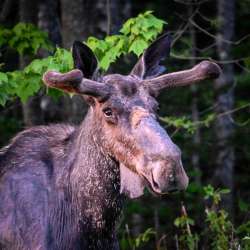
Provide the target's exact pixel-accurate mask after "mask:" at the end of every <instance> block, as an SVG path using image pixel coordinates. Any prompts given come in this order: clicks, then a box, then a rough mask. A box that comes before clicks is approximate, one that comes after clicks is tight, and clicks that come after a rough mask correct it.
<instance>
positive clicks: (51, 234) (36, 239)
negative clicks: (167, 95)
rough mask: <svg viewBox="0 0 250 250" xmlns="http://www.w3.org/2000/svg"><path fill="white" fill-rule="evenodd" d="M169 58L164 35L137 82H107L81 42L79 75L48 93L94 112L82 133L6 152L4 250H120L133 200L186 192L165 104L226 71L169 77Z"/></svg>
mask: <svg viewBox="0 0 250 250" xmlns="http://www.w3.org/2000/svg"><path fill="white" fill-rule="evenodd" d="M169 51H170V37H169V35H168V34H164V35H162V36H161V37H159V38H158V39H157V40H156V41H155V42H154V43H153V44H151V46H150V47H149V48H148V49H147V50H146V51H145V52H144V53H143V55H142V56H141V58H140V59H139V61H138V62H137V64H136V65H135V66H134V68H133V69H132V71H131V73H130V74H129V75H120V74H110V75H106V76H101V77H100V76H99V75H98V74H97V60H96V57H95V56H94V54H93V52H92V51H91V50H90V48H88V47H87V46H86V45H85V44H83V43H80V42H75V43H74V45H73V50H72V53H73V59H74V66H75V69H74V70H72V71H70V72H67V73H63V74H62V73H58V72H54V71H48V72H46V73H45V74H44V76H43V81H44V83H45V84H46V85H47V86H48V87H52V88H57V89H61V90H63V91H66V92H70V93H74V94H78V95H81V96H82V97H83V98H84V99H85V101H86V102H87V103H88V104H89V110H88V113H87V115H86V117H85V119H84V121H83V122H82V124H81V125H80V126H78V127H74V126H70V125H63V124H58V125H50V126H37V127H33V128H29V129H27V130H24V131H23V132H21V133H19V134H18V135H17V136H16V137H15V138H14V139H13V140H12V141H11V143H10V144H9V145H8V146H6V147H5V148H3V149H2V150H1V151H0V200H1V203H0V249H11V250H27V249H41V250H42V249H51V250H52V249H53V250H56V249H57V250H77V249H93V250H98V249H102V250H114V249H119V245H118V241H117V239H116V224H117V221H118V220H119V216H120V213H121V210H122V206H123V201H124V196H127V197H130V198H137V197H139V196H141V195H142V194H143V190H144V188H145V187H148V189H150V190H151V191H152V192H153V193H154V194H157V195H162V194H166V193H171V192H175V191H180V190H185V189H186V187H187V185H188V177H187V175H186V173H185V170H184V168H183V165H182V161H181V150H180V149H179V148H178V146H176V145H175V144H174V143H173V142H172V140H171V139H170V137H169V136H168V134H167V132H166V131H165V130H164V129H163V128H162V127H161V125H160V124H159V122H158V119H157V110H158V103H157V101H156V98H157V95H158V94H159V93H160V92H161V91H164V90H167V89H169V88H170V87H171V88H172V87H178V86H185V85H190V84H192V83H197V82H200V81H202V80H206V79H213V78H216V77H218V76H219V74H220V68H219V67H218V66H217V65H216V64H215V63H213V62H210V61H203V62H201V63H199V64H197V65H196V66H194V67H193V68H191V69H188V70H183V71H179V72H173V73H168V74H163V75H160V74H161V73H162V69H163V67H162V66H161V65H160V61H161V60H162V59H164V58H165V57H166V56H168V55H169Z"/></svg>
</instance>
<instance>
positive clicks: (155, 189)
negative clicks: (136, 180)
mask: <svg viewBox="0 0 250 250" xmlns="http://www.w3.org/2000/svg"><path fill="white" fill-rule="evenodd" d="M140 176H141V177H142V179H143V180H144V182H145V186H146V187H147V189H148V190H149V191H150V192H151V193H152V194H154V195H156V196H162V195H165V194H169V192H162V191H161V190H160V189H159V186H158V184H157V183H156V181H155V180H154V177H153V173H152V172H151V174H150V175H149V177H148V176H146V175H145V174H143V173H142V174H140Z"/></svg>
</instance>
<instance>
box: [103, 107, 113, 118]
mask: <svg viewBox="0 0 250 250" xmlns="http://www.w3.org/2000/svg"><path fill="white" fill-rule="evenodd" d="M103 113H104V115H105V116H106V117H111V116H112V115H113V112H112V109H111V108H105V109H103Z"/></svg>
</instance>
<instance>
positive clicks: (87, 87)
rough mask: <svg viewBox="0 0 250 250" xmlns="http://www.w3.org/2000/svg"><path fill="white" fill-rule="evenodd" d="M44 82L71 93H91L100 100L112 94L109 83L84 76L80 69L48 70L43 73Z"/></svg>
mask: <svg viewBox="0 0 250 250" xmlns="http://www.w3.org/2000/svg"><path fill="white" fill-rule="evenodd" d="M43 82H44V83H45V84H46V85H47V86H49V87H52V88H57V89H61V90H63V91H67V92H70V93H76V94H83V95H90V96H93V97H96V98H97V99H98V100H104V99H106V98H107V97H108V96H109V94H110V88H109V86H108V85H106V84H104V83H100V82H96V81H93V80H89V79H86V78H84V77H83V74H82V72H81V71H80V70H78V69H75V70H72V71H70V72H67V73H58V72H55V71H47V72H46V73H45V74H44V75H43Z"/></svg>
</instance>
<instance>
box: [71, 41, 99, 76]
mask: <svg viewBox="0 0 250 250" xmlns="http://www.w3.org/2000/svg"><path fill="white" fill-rule="evenodd" d="M72 55H73V61H74V67H75V68H76V69H79V70H81V71H82V73H83V76H84V77H85V78H88V79H91V78H93V76H94V73H95V72H96V70H97V64H98V63H97V59H96V57H95V55H94V53H93V52H92V50H91V49H90V48H89V47H88V46H87V45H85V44H84V43H81V42H79V41H75V42H74V44H73V48H72Z"/></svg>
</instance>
